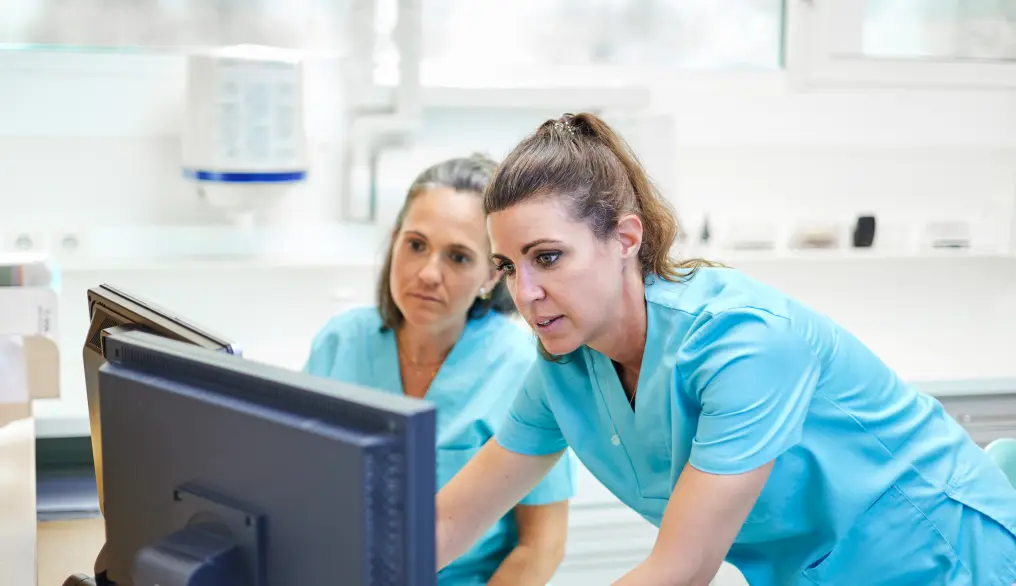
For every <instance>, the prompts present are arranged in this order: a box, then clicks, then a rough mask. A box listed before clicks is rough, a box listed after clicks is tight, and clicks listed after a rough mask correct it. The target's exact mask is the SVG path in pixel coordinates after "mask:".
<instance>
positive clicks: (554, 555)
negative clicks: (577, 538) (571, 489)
mask: <svg viewBox="0 0 1016 586" xmlns="http://www.w3.org/2000/svg"><path fill="white" fill-rule="evenodd" d="M514 512H515V522H516V524H517V525H518V528H519V542H518V544H517V545H516V546H515V549H513V550H512V552H511V553H510V554H508V557H506V558H505V559H504V561H502V562H501V565H500V566H499V567H498V569H497V571H496V572H494V575H493V576H491V577H490V580H489V581H488V582H487V586H530V585H532V586H544V585H545V584H546V583H547V582H548V581H550V579H551V578H552V577H553V576H554V572H556V571H557V567H558V566H559V565H560V564H561V560H562V559H563V558H564V544H565V540H566V538H567V536H568V501H561V502H557V503H550V504H546V505H518V506H516V507H515V511H514Z"/></svg>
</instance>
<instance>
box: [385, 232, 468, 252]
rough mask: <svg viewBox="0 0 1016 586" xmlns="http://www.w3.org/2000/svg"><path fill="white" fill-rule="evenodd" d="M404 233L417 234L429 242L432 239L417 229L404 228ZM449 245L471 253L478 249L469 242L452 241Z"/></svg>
mask: <svg viewBox="0 0 1016 586" xmlns="http://www.w3.org/2000/svg"><path fill="white" fill-rule="evenodd" d="M402 234H403V235H409V236H416V237H417V238H422V239H424V240H427V241H428V242H429V241H430V239H429V238H427V235H426V234H424V233H423V232H419V231H417V230H403V232H402ZM448 246H449V247H450V248H454V249H457V250H459V251H461V252H468V253H469V254H477V252H476V250H474V249H473V248H472V247H471V246H469V245H467V244H461V243H459V242H452V243H451V244H449V245H448Z"/></svg>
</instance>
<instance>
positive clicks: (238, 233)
mask: <svg viewBox="0 0 1016 586" xmlns="http://www.w3.org/2000/svg"><path fill="white" fill-rule="evenodd" d="M0 233H5V234H6V235H7V236H9V237H8V238H6V239H5V240H4V242H13V241H15V238H13V237H10V236H12V235H16V234H17V233H18V231H17V230H16V229H14V228H13V227H11V228H7V229H6V230H5V227H4V226H0ZM65 236H66V234H65V233H64V232H63V231H61V230H59V229H57V230H53V231H52V233H49V234H46V233H35V232H33V233H32V238H33V245H34V247H35V248H34V249H33V250H31V251H29V252H31V253H33V254H42V255H46V254H48V255H50V257H51V259H52V260H53V261H55V263H56V264H57V265H58V266H59V267H60V269H61V270H62V271H64V272H69V271H70V272H82V271H85V272H94V271H141V272H150V271H163V270H165V271H189V270H225V269H228V270H233V269H235V270H261V269H330V268H336V269H341V268H376V267H378V266H380V264H381V261H382V255H383V253H384V251H385V245H386V243H387V239H388V235H387V230H385V229H384V228H382V227H380V226H374V225H365V224H342V223H329V224H314V225H296V226H268V227H257V228H242V227H235V226H229V225H198V226H187V225H184V226H143V225H124V226H119V225H109V226H98V227H92V228H89V229H88V230H87V231H84V232H81V231H76V232H74V237H75V238H76V240H77V245H76V247H75V248H74V249H73V250H65V249H62V248H61V243H62V242H63V241H64V239H65ZM4 252H14V251H4V250H2V249H0V253H4ZM675 253H676V254H677V255H678V256H679V257H681V258H695V257H697V258H706V259H709V260H713V261H717V262H721V263H723V264H726V265H729V266H732V267H739V266H745V265H754V264H773V263H775V264H789V265H793V264H809V263H867V262H871V263H883V262H908V263H909V262H926V261H939V262H950V261H960V262H971V261H975V260H1016V254H1014V253H1012V252H1008V251H991V250H976V249H950V250H945V249H943V250H913V249H911V250H882V249H878V248H867V249H865V248H838V249H815V250H792V249H776V250H758V251H749V250H730V249H726V248H721V247H716V248H713V247H705V248H696V247H692V248H690V249H681V248H675Z"/></svg>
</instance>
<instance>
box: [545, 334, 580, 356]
mask: <svg viewBox="0 0 1016 586" xmlns="http://www.w3.org/2000/svg"><path fill="white" fill-rule="evenodd" d="M539 338H540V344H542V345H543V349H544V350H546V351H547V352H550V353H551V354H553V355H555V356H565V355H568V354H571V353H572V352H574V351H576V350H578V349H579V347H580V346H582V342H581V341H580V340H577V339H576V338H575V337H573V336H563V337H555V338H550V339H548V338H544V337H543V336H540V337H539Z"/></svg>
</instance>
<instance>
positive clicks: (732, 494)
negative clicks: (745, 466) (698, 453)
mask: <svg viewBox="0 0 1016 586" xmlns="http://www.w3.org/2000/svg"><path fill="white" fill-rule="evenodd" d="M771 469H772V463H769V464H766V465H764V466H762V467H761V468H757V469H755V470H752V471H750V472H745V473H744V474H733V475H717V474H708V473H706V472H701V471H699V470H697V469H695V468H693V467H692V466H691V465H687V466H685V468H684V470H683V471H682V472H681V477H680V479H679V480H678V481H677V486H676V487H674V492H673V494H672V495H671V496H670V502H669V503H668V504H667V510H666V511H665V512H664V514H663V522H662V523H660V532H659V534H658V535H657V537H656V544H655V545H654V546H653V551H652V552H651V553H650V554H649V557H648V558H646V560H645V561H644V562H642V563H641V564H639V565H638V566H637V567H636V568H635V569H634V570H632V571H631V572H629V573H628V574H626V575H625V576H624V577H623V578H621V579H620V580H618V581H617V582H615V583H614V586H708V584H709V582H710V581H711V580H712V579H713V578H714V577H715V576H716V572H717V571H718V570H719V569H720V564H722V563H723V558H724V557H725V556H726V555H727V551H728V550H729V549H730V546H731V544H733V542H734V538H735V537H737V533H738V531H740V530H741V525H743V524H744V520H745V519H746V518H747V517H748V513H750V512H751V508H752V507H753V506H754V505H755V501H756V499H758V495H759V494H761V492H762V488H763V487H764V486H765V483H766V480H768V479H769V471H770V470H771Z"/></svg>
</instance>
